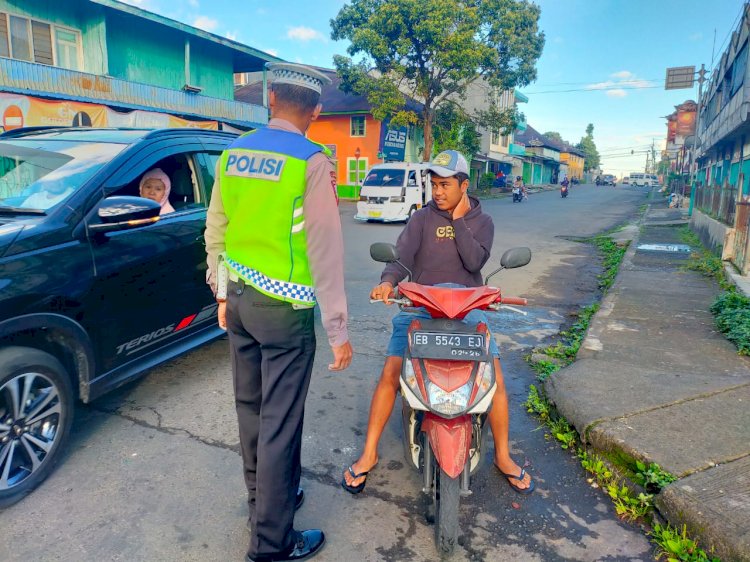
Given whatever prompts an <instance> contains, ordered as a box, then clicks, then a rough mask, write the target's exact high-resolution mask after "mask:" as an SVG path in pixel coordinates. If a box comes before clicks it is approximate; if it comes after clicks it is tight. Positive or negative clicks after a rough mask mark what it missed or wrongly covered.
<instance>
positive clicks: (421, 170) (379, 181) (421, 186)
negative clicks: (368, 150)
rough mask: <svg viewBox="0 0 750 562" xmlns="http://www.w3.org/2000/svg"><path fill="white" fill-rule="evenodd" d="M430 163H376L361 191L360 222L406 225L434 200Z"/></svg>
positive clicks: (358, 208)
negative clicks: (419, 210)
mask: <svg viewBox="0 0 750 562" xmlns="http://www.w3.org/2000/svg"><path fill="white" fill-rule="evenodd" d="M428 166H429V164H428V163H427V162H423V163H419V164H412V163H408V162H392V163H389V164H376V165H375V166H373V167H372V168H370V171H369V172H367V176H366V177H365V181H364V182H363V183H362V189H361V190H360V192H359V202H358V203H357V214H356V215H354V218H355V219H357V220H359V221H374V222H405V221H407V220H409V217H411V216H412V215H413V214H414V213H415V212H416V210H417V209H421V208H422V207H423V206H424V205H426V204H427V202H428V201H429V200H430V199H432V188H431V184H430V174H429V172H428V171H427V167H428Z"/></svg>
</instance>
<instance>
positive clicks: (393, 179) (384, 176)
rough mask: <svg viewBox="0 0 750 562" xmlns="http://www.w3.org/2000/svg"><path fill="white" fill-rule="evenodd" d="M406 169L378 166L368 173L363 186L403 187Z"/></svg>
mask: <svg viewBox="0 0 750 562" xmlns="http://www.w3.org/2000/svg"><path fill="white" fill-rule="evenodd" d="M405 176H406V170H395V169H392V168H376V169H373V170H370V173H369V174H367V177H366V178H365V182H364V183H363V184H362V185H363V186H381V187H390V186H396V187H401V186H403V185H404V177H405Z"/></svg>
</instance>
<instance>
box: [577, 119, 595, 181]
mask: <svg viewBox="0 0 750 562" xmlns="http://www.w3.org/2000/svg"><path fill="white" fill-rule="evenodd" d="M577 147H578V148H580V149H581V150H582V151H583V153H584V155H585V156H584V158H585V161H584V163H583V166H584V168H585V170H586V171H587V172H588V171H589V170H598V169H599V164H600V163H601V159H600V157H599V151H598V150H597V149H596V143H594V125H593V123H589V124H588V126H587V127H586V136H584V137H582V138H581V142H579V143H578V146H577Z"/></svg>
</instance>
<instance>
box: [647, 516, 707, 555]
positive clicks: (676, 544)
mask: <svg viewBox="0 0 750 562" xmlns="http://www.w3.org/2000/svg"><path fill="white" fill-rule="evenodd" d="M649 535H651V537H652V541H653V542H654V543H656V547H657V554H656V559H657V560H662V559H664V560H666V561H667V562H720V560H719V559H718V558H715V557H713V556H709V555H708V554H706V551H705V550H703V549H702V548H700V547H698V543H697V542H696V541H694V540H692V539H690V538H688V536H687V527H686V526H685V525H683V526H682V532H680V531H678V530H677V529H675V528H674V527H672V526H671V525H665V526H662V525H659V524H658V523H657V524H656V525H654V528H653V530H652V531H651V532H650V533H649Z"/></svg>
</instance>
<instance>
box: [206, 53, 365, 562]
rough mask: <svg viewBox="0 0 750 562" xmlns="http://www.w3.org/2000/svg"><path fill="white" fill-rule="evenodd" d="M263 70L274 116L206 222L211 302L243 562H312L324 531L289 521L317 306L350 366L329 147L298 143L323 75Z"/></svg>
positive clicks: (247, 146)
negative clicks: (220, 343)
mask: <svg viewBox="0 0 750 562" xmlns="http://www.w3.org/2000/svg"><path fill="white" fill-rule="evenodd" d="M269 70H270V71H271V78H272V84H271V91H270V93H269V104H270V107H271V120H270V121H269V123H268V127H266V128H264V129H259V130H257V131H252V132H250V133H247V134H245V135H243V136H241V137H239V138H238V139H237V140H235V141H234V142H233V143H232V144H231V145H230V146H229V147H228V148H227V149H226V150H225V151H224V153H223V154H222V156H221V159H220V161H219V164H218V166H217V174H216V181H215V184H214V188H213V192H212V195H211V204H210V207H209V210H208V219H207V223H206V248H207V252H208V267H209V272H210V277H211V278H212V280H213V279H214V278H219V277H221V275H219V273H226V274H227V277H228V290H227V291H226V293H227V294H226V299H224V296H223V294H222V293H223V291H222V290H221V288H220V287H219V288H218V289H219V293H218V295H217V300H218V301H219V324H220V325H221V326H222V327H225V328H226V329H227V331H228V334H229V344H230V350H231V357H232V375H233V378H234V391H235V405H236V409H237V418H238V422H239V430H240V445H241V449H242V460H243V463H244V475H245V483H246V485H247V492H248V505H249V508H250V518H249V522H248V529H249V530H250V546H249V548H248V553H247V560H248V561H250V562H270V561H278V560H300V559H303V558H308V557H310V556H312V555H314V554H315V553H316V552H318V551H319V550H320V548H322V546H323V543H324V542H325V536H324V535H323V532H322V531H320V530H317V529H312V530H307V531H301V532H299V531H296V530H295V529H294V528H293V526H292V524H293V521H294V511H295V508H296V507H299V505H300V504H301V503H302V500H303V499H304V495H303V492H302V490H301V489H299V482H300V473H301V466H300V449H301V444H302V419H303V416H304V404H305V398H306V396H307V389H308V386H309V383H310V373H311V371H312V366H313V358H314V356H315V332H314V328H313V307H314V306H315V304H316V303H318V304H320V307H321V314H322V320H323V327H324V328H325V330H326V332H327V335H328V340H329V344H330V345H331V349H332V351H333V363H332V364H330V365H329V366H328V368H329V369H330V370H333V371H340V370H343V369H346V368H347V367H348V366H349V364H350V363H351V358H352V347H351V344H350V343H349V338H348V334H347V328H346V322H347V307H346V296H345V294H344V266H343V252H344V248H343V239H342V235H341V222H340V219H339V214H338V207H337V197H336V174H335V172H334V169H333V164H332V162H331V161H330V160H329V158H328V155H330V152H328V150H327V149H326V148H325V147H324V146H323V145H319V144H316V143H314V142H311V141H310V140H308V139H306V138H305V136H304V133H305V131H306V130H307V128H308V127H309V126H310V123H311V122H312V121H313V120H315V119H316V118H317V117H318V115H319V114H320V110H321V106H320V104H319V100H320V93H321V88H322V86H323V85H324V84H327V83H329V82H330V80H329V79H328V77H327V76H325V75H324V74H321V73H319V72H317V71H315V70H313V69H311V68H309V67H305V66H301V65H295V64H287V63H275V64H272V65H269ZM221 268H226V271H223V270H222V269H221ZM214 288H215V290H216V289H217V288H216V287H214Z"/></svg>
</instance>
